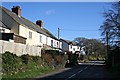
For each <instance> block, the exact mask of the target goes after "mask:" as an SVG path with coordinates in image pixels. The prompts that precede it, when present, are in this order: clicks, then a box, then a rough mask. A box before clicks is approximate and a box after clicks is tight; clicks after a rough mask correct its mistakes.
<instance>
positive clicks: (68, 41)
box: [60, 39, 78, 46]
mask: <svg viewBox="0 0 120 80" xmlns="http://www.w3.org/2000/svg"><path fill="white" fill-rule="evenodd" d="M60 41H64V42H66V43H68V44H69V45H70V44H72V45H76V46H77V45H78V44H77V43H76V42H73V41H70V40H64V39H60Z"/></svg>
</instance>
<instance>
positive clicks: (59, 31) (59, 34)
mask: <svg viewBox="0 0 120 80" xmlns="http://www.w3.org/2000/svg"><path fill="white" fill-rule="evenodd" d="M59 37H60V28H58V39H59Z"/></svg>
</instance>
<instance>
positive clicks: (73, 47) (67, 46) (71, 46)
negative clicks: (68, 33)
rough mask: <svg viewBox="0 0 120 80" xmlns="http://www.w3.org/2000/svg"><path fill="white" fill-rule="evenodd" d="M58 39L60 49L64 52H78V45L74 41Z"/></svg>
mask: <svg viewBox="0 0 120 80" xmlns="http://www.w3.org/2000/svg"><path fill="white" fill-rule="evenodd" d="M60 41H61V42H62V50H63V51H64V52H71V53H76V52H78V53H79V52H80V46H79V45H78V44H77V43H76V42H72V41H69V40H64V39H60Z"/></svg>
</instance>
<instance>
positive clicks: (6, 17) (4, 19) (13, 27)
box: [2, 11, 19, 34]
mask: <svg viewBox="0 0 120 80" xmlns="http://www.w3.org/2000/svg"><path fill="white" fill-rule="evenodd" d="M2 22H3V23H4V24H5V25H6V26H8V27H10V28H11V30H10V32H11V33H15V34H19V24H18V23H17V22H15V21H14V20H13V19H12V18H11V17H10V16H9V15H8V14H7V13H5V12H4V11H2ZM6 31H7V32H9V31H8V30H6Z"/></svg>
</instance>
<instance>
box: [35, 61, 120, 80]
mask: <svg viewBox="0 0 120 80" xmlns="http://www.w3.org/2000/svg"><path fill="white" fill-rule="evenodd" d="M119 78H120V77H118V76H114V75H112V74H111V73H110V72H108V71H107V69H106V67H105V64H104V61H89V62H86V63H79V65H77V66H74V67H71V68H65V69H63V70H60V71H57V72H53V73H50V74H47V75H44V76H40V77H38V78H37V79H36V80H120V79H119Z"/></svg>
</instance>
